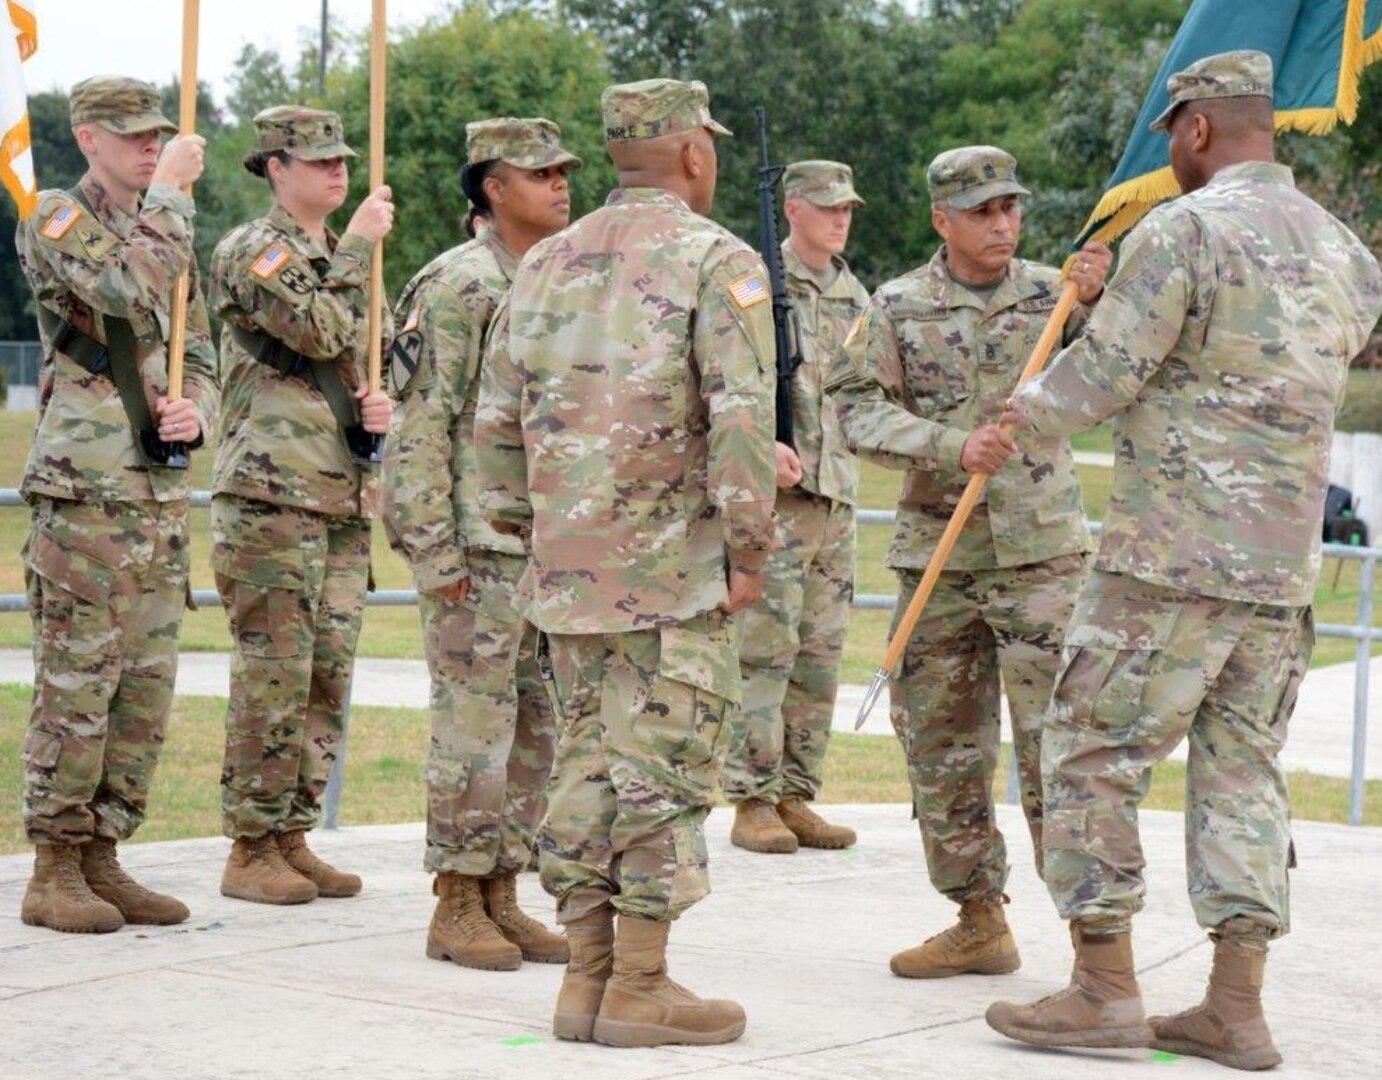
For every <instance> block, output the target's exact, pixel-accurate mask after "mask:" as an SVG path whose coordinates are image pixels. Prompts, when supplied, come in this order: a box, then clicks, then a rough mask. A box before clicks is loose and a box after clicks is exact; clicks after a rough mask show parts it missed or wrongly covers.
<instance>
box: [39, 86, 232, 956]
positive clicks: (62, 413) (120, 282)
mask: <svg viewBox="0 0 1382 1080" xmlns="http://www.w3.org/2000/svg"><path fill="white" fill-rule="evenodd" d="M71 105H72V129H73V134H74V136H75V137H76V140H77V145H78V147H79V148H80V149H81V151H82V154H83V155H84V156H85V157H86V160H87V165H88V169H87V172H86V174H85V175H84V176H83V177H82V178H81V180H80V181H79V182H78V184H77V186H76V187H75V188H74V189H73V190H71V191H44V192H42V193H41V194H40V196H39V203H38V210H37V212H36V213H35V214H34V215H33V216H32V217H30V218H29V219H27V220H26V221H22V222H20V224H19V228H18V230H17V233H16V236H15V245H16V247H17V249H18V253H19V261H20V264H21V265H22V266H23V268H24V274H25V276H26V277H27V278H28V280H29V284H30V286H31V287H32V289H33V292H34V299H35V301H36V302H37V304H38V305H39V309H40V319H39V330H40V333H41V335H42V338H43V353H44V356H43V366H42V369H41V371H40V374H39V407H38V431H37V433H36V435H35V438H34V445H33V449H32V451H31V452H30V454H29V461H28V465H27V466H26V468H25V472H24V481H23V486H22V488H21V491H22V492H23V494H24V497H25V498H26V499H27V500H28V501H29V503H30V505H31V506H32V507H33V524H32V528H31V531H30V533H29V539H28V543H27V544H26V545H25V548H24V568H25V580H26V583H27V587H28V594H29V609H30V613H31V615H32V617H33V624H34V668H35V678H34V697H33V709H32V712H31V713H30V717H29V730H28V735H27V737H26V738H25V740H24V749H23V757H24V828H25V832H26V834H27V835H28V838H29V840H30V841H31V842H32V843H33V844H34V846H35V850H36V857H35V861H34V876H33V879H32V880H31V881H30V882H29V887H28V890H27V891H26V892H25V894H24V901H23V908H22V917H23V920H24V922H26V923H29V924H31V925H34V926H47V927H51V928H52V929H54V930H66V931H75V932H105V931H110V930H117V929H119V928H120V927H121V926H123V925H124V924H125V923H126V922H129V923H165V924H166V923H179V922H182V921H183V920H184V919H186V918H187V908H186V906H185V905H183V904H182V903H181V902H180V901H178V900H176V899H174V898H173V897H171V896H162V895H160V894H158V893H154V892H151V891H149V890H148V889H145V888H144V887H142V886H140V885H139V884H137V883H136V882H135V881H133V880H132V879H131V878H130V877H129V876H128V875H127V874H126V873H125V872H124V871H123V870H122V869H121V867H120V864H119V862H118V861H117V858H116V843H117V842H118V841H121V840H125V839H128V838H129V837H130V836H131V835H132V834H133V833H134V831H135V829H137V828H138V827H139V824H140V822H142V821H143V819H144V811H145V807H146V805H147V802H148V796H149V784H150V781H151V780H152V777H153V771H154V765H155V763H156V762H157V760H158V753H159V749H160V748H161V747H162V745H163V738H164V731H165V729H166V727H167V723H168V714H169V711H170V708H171V706H172V698H173V677H174V674H175V671H176V667H177V637H178V630H179V628H180V626H181V623H182V611H183V604H184V601H185V600H186V595H187V574H188V549H187V545H188V540H187V535H188V529H187V498H188V495H189V493H190V490H189V489H190V484H189V481H188V473H187V472H186V470H181V469H169V468H162V467H158V466H157V465H154V466H151V465H150V462H149V459H148V458H147V457H146V454H145V451H144V449H143V446H142V444H141V440H140V438H139V437H138V433H136V432H135V431H134V425H135V423H136V417H137V410H131V412H127V411H126V408H125V405H124V404H123V403H122V396H121V393H120V391H119V389H117V384H116V381H115V378H116V375H115V371H116V370H121V371H122V372H124V371H127V372H128V373H129V377H130V382H129V385H130V386H133V387H137V388H142V390H143V396H144V398H145V399H146V400H145V401H144V402H141V403H140V404H142V405H143V407H144V410H143V411H144V412H147V413H148V414H149V422H151V423H156V425H157V433H158V436H159V437H160V438H161V439H163V440H164V441H166V442H180V443H182V444H184V445H186V446H189V447H196V446H200V445H201V444H202V442H203V439H204V433H205V432H207V431H208V430H209V429H210V426H211V422H212V419H213V417H214V415H215V411H216V404H217V399H218V390H217V380H216V354H215V351H214V349H213V348H212V345H211V337H210V332H209V330H208V325H207V317H206V303H205V300H204V299H203V296H202V291H201V284H200V281H199V279H198V275H197V266H196V260H195V259H194V257H193V254H192V216H193V213H194V210H193V205H192V200H191V198H190V197H189V196H187V195H185V194H183V192H182V191H181V190H180V189H182V188H184V187H186V186H188V185H190V184H191V183H192V182H193V181H194V180H196V179H197V177H198V176H200V175H201V171H202V153H203V141H202V140H201V139H200V138H199V137H197V136H185V137H178V138H174V139H172V140H170V141H169V142H168V143H167V145H166V146H163V148H162V151H161V152H160V141H161V136H162V135H163V133H165V132H175V131H176V130H177V129H176V128H175V127H174V126H173V125H172V123H170V122H169V121H168V120H167V119H165V118H164V117H163V115H162V114H161V112H160V108H161V103H160V98H159V94H158V91H157V90H156V89H155V88H154V87H152V86H150V85H148V84H147V83H143V82H139V81H137V80H135V79H125V78H116V77H101V78H94V79H87V80H85V81H83V82H80V83H78V84H77V85H76V86H74V87H73V88H72V99H71ZM146 189H147V190H146ZM183 271H188V272H189V273H190V275H191V278H190V291H189V299H188V308H187V312H188V314H187V349H186V367H185V385H184V388H183V389H184V395H183V396H180V397H179V398H178V399H177V400H173V399H171V398H170V396H169V393H168V389H169V388H168V372H167V354H166V351H165V344H164V342H165V340H166V337H167V333H168V327H169V317H170V311H171V309H172V294H173V284H174V281H175V280H176V278H177V277H178V275H179V274H180V273H182V272H183ZM135 393H138V389H136V390H135ZM132 414H133V415H132ZM140 422H141V423H142V422H143V421H142V419H141V420H140Z"/></svg>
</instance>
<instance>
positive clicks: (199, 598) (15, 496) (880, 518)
mask: <svg viewBox="0 0 1382 1080" xmlns="http://www.w3.org/2000/svg"><path fill="white" fill-rule="evenodd" d="M189 501H190V504H191V505H192V506H193V507H194V508H206V507H209V506H210V505H211V493H210V492H209V491H194V492H192V495H191V498H190V500H189ZM18 506H27V503H25V501H24V499H23V497H22V496H21V495H20V494H19V491H18V489H17V488H0V508H4V507H18ZM854 518H855V521H856V522H857V523H858V524H860V525H893V524H896V522H897V513H896V511H893V510H856V511H855V513H854ZM1089 529H1090V532H1091V533H1094V534H1096V535H1097V534H1098V532H1099V529H1100V523H1099V522H1097V521H1091V522H1089ZM1322 552H1323V554H1324V556H1326V557H1329V558H1340V559H1358V560H1360V561H1361V562H1362V567H1361V570H1360V572H1359V579H1358V616H1357V621H1356V622H1354V623H1353V624H1352V625H1351V626H1350V625H1348V624H1346V623H1321V624H1319V625H1317V626H1316V627H1315V634H1316V636H1317V637H1336V638H1351V639H1353V640H1354V641H1356V642H1357V643H1358V644H1357V649H1356V651H1355V653H1354V684H1353V756H1352V764H1351V770H1350V782H1349V812H1348V820H1349V824H1350V825H1361V824H1362V823H1363V799H1364V794H1365V791H1366V784H1365V778H1364V765H1365V762H1366V757H1367V730H1368V670H1369V667H1370V663H1369V661H1370V660H1371V657H1372V643H1373V642H1374V641H1382V627H1376V626H1373V625H1372V612H1373V589H1374V586H1375V583H1376V571H1377V563H1378V562H1379V560H1382V547H1362V546H1355V545H1352V544H1324V545H1323V547H1322ZM192 600H193V602H194V603H195V604H197V605H198V606H199V607H217V606H220V603H221V597H220V594H219V593H217V592H216V591H215V590H214V589H194V590H193V591H192ZM365 603H366V604H368V605H369V606H370V607H408V606H411V605H414V604H416V603H417V590H415V589H377V590H375V591H374V592H372V593H370V594H369V595H368V596H367V597H366V599H365ZM853 606H854V607H856V608H865V609H872V610H882V611H890V610H892V609H893V608H895V607H896V606H897V597H896V596H884V595H880V594H878V593H861V594H858V595H856V596H855V597H854V602H853ZM28 610H29V603H28V598H27V597H26V596H24V595H23V594H20V593H6V594H0V613H3V612H7V611H10V612H13V611H28ZM347 708H348V705H347ZM344 761H345V752H344V740H342V747H341V753H340V756H339V757H338V758H337V760H336V768H334V769H333V770H332V774H331V782H330V784H329V785H328V790H327V814H326V818H327V821H326V825H327V827H328V828H331V827H334V824H335V816H336V814H335V810H336V806H337V805H338V803H339V798H340V780H339V777H338V774H339V773H340V772H341V771H342V769H343V765H344ZM1008 801H1009V802H1016V801H1017V776H1016V769H1015V768H1013V769H1009V776H1008Z"/></svg>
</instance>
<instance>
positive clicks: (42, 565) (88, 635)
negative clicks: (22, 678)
mask: <svg viewBox="0 0 1382 1080" xmlns="http://www.w3.org/2000/svg"><path fill="white" fill-rule="evenodd" d="M24 562H25V565H27V566H28V568H29V569H30V570H31V571H32V572H33V573H35V574H37V575H38V576H39V577H40V578H42V579H43V580H44V581H45V582H47V583H49V584H50V585H53V586H56V587H57V589H60V590H61V592H62V593H65V594H67V595H66V596H62V595H61V594H58V595H49V596H45V597H44V610H43V633H44V635H45V637H46V638H47V640H48V643H49V644H50V645H57V646H59V647H60V648H61V649H62V650H63V651H64V652H67V653H84V654H94V653H96V652H100V651H101V650H103V649H105V648H106V647H107V645H108V644H109V642H110V632H109V631H110V627H109V619H108V617H107V616H106V614H105V612H106V608H107V607H108V606H109V604H110V594H111V590H112V589H113V588H114V587H115V577H116V571H115V570H114V569H113V568H111V567H109V566H106V565H105V564H104V563H102V562H98V561H97V560H96V559H94V558H92V557H91V556H90V555H88V554H87V553H86V552H84V551H79V550H78V549H77V548H75V547H72V546H70V545H68V544H64V543H63V542H62V541H60V540H58V539H57V538H56V537H54V536H53V535H52V534H51V533H48V532H45V531H43V530H41V529H40V530H39V531H37V532H36V533H35V534H34V535H33V536H32V537H30V539H29V542H28V544H26V545H25V551H24Z"/></svg>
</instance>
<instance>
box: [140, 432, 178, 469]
mask: <svg viewBox="0 0 1382 1080" xmlns="http://www.w3.org/2000/svg"><path fill="white" fill-rule="evenodd" d="M139 444H140V446H141V447H142V448H143V450H144V457H145V458H146V459H147V460H148V462H149V464H150V465H152V466H154V467H156V468H159V469H185V468H187V466H188V464H189V463H190V459H189V458H188V454H187V449H188V447H187V444H186V443H182V442H164V441H163V440H162V439H160V438H159V437H158V432H157V431H155V430H153V429H152V428H145V429H144V430H143V431H141V432H140V433H139Z"/></svg>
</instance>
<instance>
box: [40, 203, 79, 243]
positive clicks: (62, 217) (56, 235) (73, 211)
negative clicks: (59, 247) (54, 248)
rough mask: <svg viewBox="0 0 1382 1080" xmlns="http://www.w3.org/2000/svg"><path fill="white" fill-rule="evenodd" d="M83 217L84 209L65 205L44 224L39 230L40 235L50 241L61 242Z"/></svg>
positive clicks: (69, 204) (68, 204)
mask: <svg viewBox="0 0 1382 1080" xmlns="http://www.w3.org/2000/svg"><path fill="white" fill-rule="evenodd" d="M81 216H82V208H81V207H80V206H73V205H72V204H71V203H64V204H63V205H62V206H60V207H59V208H58V210H57V211H56V212H55V213H54V214H53V216H52V217H50V218H49V219H48V220H47V221H45V222H44V223H43V228H42V229H40V230H39V233H40V235H42V236H44V237H46V238H47V239H49V240H61V239H62V238H63V237H64V236H66V235H67V230H68V229H70V228H72V226H73V225H75V224H77V219H78V218H80V217H81Z"/></svg>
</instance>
